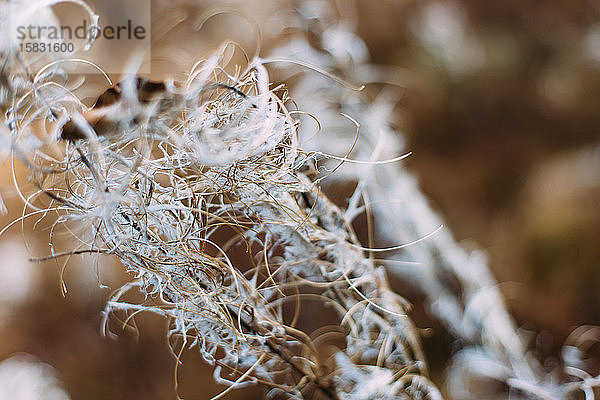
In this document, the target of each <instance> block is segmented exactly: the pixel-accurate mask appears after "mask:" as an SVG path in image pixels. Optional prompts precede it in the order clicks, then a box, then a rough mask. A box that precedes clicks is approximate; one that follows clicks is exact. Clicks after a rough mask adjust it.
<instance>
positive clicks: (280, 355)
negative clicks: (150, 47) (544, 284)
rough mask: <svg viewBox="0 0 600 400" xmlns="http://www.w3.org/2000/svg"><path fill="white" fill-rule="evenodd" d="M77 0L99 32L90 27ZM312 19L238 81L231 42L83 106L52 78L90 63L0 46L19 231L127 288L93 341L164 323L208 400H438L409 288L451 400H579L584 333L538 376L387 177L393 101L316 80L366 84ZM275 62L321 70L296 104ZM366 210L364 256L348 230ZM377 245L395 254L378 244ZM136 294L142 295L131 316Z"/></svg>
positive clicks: (3, 136)
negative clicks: (194, 364)
mask: <svg viewBox="0 0 600 400" xmlns="http://www.w3.org/2000/svg"><path fill="white" fill-rule="evenodd" d="M54 3H56V1H42V2H38V3H35V6H37V8H36V7H35V6H31V7H33V8H32V9H36V10H37V9H45V7H46V6H47V5H51V4H54ZM75 3H76V4H79V5H81V6H83V7H84V8H85V9H86V11H87V12H88V13H89V16H90V24H89V25H90V26H91V27H92V29H91V31H90V32H92V33H93V32H97V31H98V29H99V26H98V24H97V22H98V16H97V15H95V14H94V13H93V11H92V10H91V9H89V7H87V6H86V5H85V4H84V3H82V2H79V1H75ZM5 4H6V3H0V6H4V5H5ZM307 4H308V3H307ZM311 4H312V5H313V6H314V9H309V7H299V9H298V10H294V13H290V14H289V15H288V16H286V17H285V18H283V19H282V21H284V22H283V27H287V26H297V27H305V28H302V29H306V32H305V31H303V30H302V29H300V28H299V34H297V35H295V36H294V35H290V37H289V39H288V40H287V41H285V40H282V41H281V42H280V43H279V45H280V46H279V47H278V48H276V49H274V50H273V51H272V52H273V53H274V54H273V57H272V58H260V57H259V55H258V54H257V55H256V56H255V57H246V59H247V60H248V61H247V62H245V63H243V64H242V65H233V63H232V62H231V60H233V59H236V58H235V57H233V56H232V52H235V51H236V50H235V49H237V48H238V47H237V45H236V44H233V43H230V42H226V43H225V44H224V45H222V46H221V47H220V48H219V49H217V50H216V51H214V52H211V53H210V54H209V55H207V56H206V57H205V58H203V59H202V60H200V61H198V62H197V63H195V64H194V65H193V67H192V68H191V70H189V71H188V72H187V73H186V74H185V78H183V79H177V80H175V79H167V80H165V81H164V82H154V81H151V80H148V79H145V78H139V77H137V76H135V75H133V74H125V75H124V76H123V77H122V78H121V80H120V82H119V83H117V84H114V83H113V82H112V81H110V79H109V78H108V75H106V74H104V76H105V77H106V80H107V81H106V86H107V87H108V89H106V90H105V91H104V93H103V94H101V95H100V97H99V98H98V100H97V101H96V103H95V105H94V106H93V107H91V108H88V107H86V106H84V105H83V103H82V101H81V99H80V98H79V97H78V96H77V94H76V93H77V91H76V90H75V88H74V87H72V86H71V85H72V84H71V83H69V80H68V79H65V76H66V75H67V74H66V71H64V70H63V69H62V68H63V67H64V66H65V65H67V64H69V63H85V64H86V65H88V66H90V67H93V68H97V69H98V70H99V71H102V68H101V66H98V65H96V64H94V63H92V62H90V61H89V60H84V59H76V60H73V59H71V60H57V61H54V62H49V63H47V64H46V65H45V66H40V67H38V69H36V70H33V67H32V64H30V63H28V61H27V59H26V58H24V57H23V55H22V54H21V53H19V51H18V45H17V44H15V43H12V42H8V43H5V42H4V41H2V40H4V38H2V39H1V40H0V55H1V61H0V109H1V110H2V111H3V116H2V124H1V125H0V153H2V154H3V155H5V154H8V153H9V152H12V156H13V157H14V158H16V159H19V160H20V161H21V162H22V163H24V164H25V166H26V167H27V168H28V170H29V172H30V177H29V178H30V179H29V180H30V181H31V183H33V185H34V186H35V188H36V189H35V190H34V191H33V192H32V193H23V191H21V189H20V188H19V186H18V185H16V190H17V193H18V194H19V195H20V196H21V198H22V199H23V201H24V203H25V204H26V206H25V207H26V208H25V211H24V216H23V218H28V217H35V218H42V219H43V218H46V219H48V220H50V221H52V223H53V225H52V229H51V230H50V239H51V240H53V239H54V238H55V237H56V236H57V235H58V234H59V233H61V234H63V233H68V234H70V235H72V237H73V240H71V242H70V243H73V244H74V246H73V247H72V248H70V249H67V250H66V251H57V250H55V248H54V245H51V247H50V254H49V255H48V256H45V257H42V258H38V261H45V260H49V259H54V260H59V259H60V260H63V259H68V258H70V257H71V256H73V255H76V254H83V253H94V254H98V257H101V256H111V257H116V258H117V259H118V260H119V261H120V263H121V264H122V265H123V266H124V267H125V268H126V269H127V271H128V272H129V274H130V276H131V281H130V282H129V283H127V284H126V285H124V286H123V287H121V288H117V289H116V290H115V291H114V293H113V295H112V297H111V298H110V299H109V301H108V302H107V304H106V309H105V312H104V328H105V329H104V332H105V333H107V334H112V333H115V332H118V331H119V328H120V327H121V326H126V325H127V324H130V323H131V321H132V319H133V318H135V316H136V315H137V314H139V313H140V312H150V313H155V314H159V315H161V316H163V317H164V318H166V319H167V320H168V321H169V333H168V334H169V337H170V339H171V341H170V343H171V344H172V346H173V349H174V353H175V354H176V355H177V357H178V358H179V357H180V355H181V352H182V351H183V350H185V349H195V350H196V351H199V352H200V354H201V355H202V357H203V359H204V360H205V361H206V362H207V363H209V364H210V365H212V366H214V378H215V381H216V382H218V383H220V384H223V385H225V386H227V388H226V389H225V390H223V391H222V392H221V393H220V394H219V395H217V396H215V397H214V398H220V397H226V396H227V394H228V393H229V392H230V391H231V390H232V389H235V388H239V387H243V386H245V385H249V384H260V385H263V386H264V387H265V388H266V390H267V393H268V397H269V398H274V399H275V398H276V399H286V398H293V399H313V398H314V399H349V400H359V399H360V400H363V399H364V400H367V399H375V398H377V399H440V398H441V397H442V396H441V394H440V391H438V389H437V387H436V385H434V384H433V383H432V382H431V381H430V380H429V378H428V369H427V365H426V362H425V357H424V355H423V352H422V350H421V347H420V344H419V335H418V331H417V329H415V327H414V326H413V324H412V322H411V320H410V318H409V317H408V316H407V312H408V311H409V304H408V302H407V301H406V300H405V299H404V298H403V297H401V296H400V295H399V294H397V293H395V292H394V291H392V290H391V289H390V283H389V281H388V275H387V274H388V273H389V272H390V271H391V273H392V274H393V277H394V279H396V280H400V281H403V282H408V283H410V284H411V285H413V287H414V288H415V290H419V291H420V292H421V293H422V294H423V298H424V300H423V301H424V303H425V306H426V307H427V308H428V309H429V310H430V311H431V315H432V318H435V319H437V320H438V321H439V322H441V326H443V329H445V330H446V331H447V333H448V334H449V335H451V336H452V337H453V338H454V339H456V342H455V348H456V352H455V353H453V354H448V360H449V364H448V365H449V366H448V368H447V370H446V371H445V374H446V376H447V378H448V382H449V386H448V388H447V391H446V392H447V394H448V396H449V397H454V398H457V399H458V398H460V399H463V398H471V399H475V398H478V397H477V394H473V393H472V392H471V391H472V390H474V389H478V390H480V392H481V393H484V394H486V395H488V398H497V397H498V387H501V388H502V396H503V398H511V399H513V398H515V399H530V398H535V399H537V398H542V399H550V398H565V399H567V398H573V396H574V395H575V393H583V394H584V395H585V398H586V399H593V398H594V390H597V389H596V388H597V387H598V386H599V382H600V379H599V378H598V377H597V376H594V375H593V374H592V373H588V372H586V362H587V360H586V359H585V352H586V349H587V348H589V346H591V344H590V343H594V340H595V338H596V337H597V336H598V331H597V330H595V329H593V328H586V327H582V328H580V329H578V330H577V331H576V332H574V335H573V337H572V338H569V341H568V343H567V346H566V347H565V351H564V359H563V361H564V370H558V369H557V370H556V371H553V372H554V373H555V375H556V376H559V377H561V379H554V378H551V379H548V378H546V377H545V376H544V372H545V371H544V369H543V368H542V367H541V366H540V365H539V363H537V361H536V360H535V359H534V358H533V357H532V356H531V355H530V354H529V353H528V352H527V350H526V346H525V345H524V342H523V340H522V338H521V336H520V335H519V333H518V332H517V330H516V328H515V326H514V324H513V322H512V320H511V318H510V316H509V315H508V313H507V311H506V309H505V306H504V303H503V300H502V297H501V295H500V292H499V290H498V288H497V286H496V282H495V281H494V279H493V277H492V276H491V274H490V273H489V270H488V269H487V265H486V263H485V260H484V259H483V258H482V257H478V256H477V253H474V254H472V255H468V254H467V253H466V252H464V251H463V250H462V249H460V247H459V246H457V245H456V243H455V242H454V240H453V238H452V237H451V235H450V234H449V233H448V232H447V231H443V232H440V229H439V227H440V225H441V223H440V219H439V218H438V217H437V215H435V213H434V212H433V211H432V210H431V208H430V207H429V205H428V204H427V202H426V200H425V198H424V197H423V195H422V194H421V193H420V192H419V189H418V187H417V185H416V183H415V181H414V178H413V177H412V176H411V175H410V174H409V173H407V172H406V171H405V170H403V169H402V168H401V166H400V165H398V161H399V160H400V159H401V158H402V152H403V146H402V143H401V137H400V135H399V134H398V132H395V131H394V130H393V129H392V128H391V124H390V122H389V121H390V119H391V112H392V109H393V107H394V102H393V96H391V95H390V94H389V93H388V92H386V91H382V92H381V93H380V94H379V95H378V97H377V98H375V99H374V100H372V101H369V102H367V101H365V100H364V98H360V99H359V98H357V96H353V95H352V90H351V88H350V86H351V85H344V84H341V83H343V81H342V80H341V79H338V78H335V79H329V78H331V77H332V76H331V74H328V73H326V72H325V70H328V71H341V72H342V73H343V74H344V75H346V76H352V71H351V70H352V67H354V70H355V71H362V72H363V74H364V75H365V76H366V78H365V79H373V80H376V79H378V77H377V73H376V72H377V69H376V68H373V66H371V65H369V64H368V57H367V53H366V50H365V49H366V47H365V45H364V43H362V41H361V40H360V38H358V37H357V36H356V35H355V34H354V33H353V32H352V29H353V27H354V26H355V25H354V22H355V21H353V20H352V18H351V17H348V15H349V14H347V13H346V12H347V11H348V10H344V12H343V13H339V15H340V17H339V19H337V17H335V16H336V15H338V13H336V12H334V11H333V10H332V9H331V8H332V5H331V3H329V2H325V1H323V2H320V1H315V2H311ZM23 7H25V8H27V7H28V6H23ZM0 11H1V10H0ZM219 12H220V11H219ZM215 13H216V12H215ZM215 13H213V14H215ZM30 14H31V15H38V16H40V15H41V16H43V15H44V14H42V13H37V14H34V13H30ZM209 14H210V15H213V14H211V13H209ZM0 15H1V13H0ZM282 15H283V14H282ZM343 15H345V16H346V17H343ZM286 18H288V19H289V20H286ZM344 18H346V19H344ZM38 19H41V20H39V21H38V20H36V23H37V24H38V25H40V26H41V25H43V24H44V23H45V21H44V20H43V18H41V17H40V18H38ZM280 23H282V22H280ZM167 25H168V24H167ZM283 27H281V28H282V29H283ZM274 31H277V29H274ZM94 37H95V35H91V36H89V39H90V40H89V43H88V46H89V45H91V43H92V42H93V39H94ZM310 37H312V38H316V39H315V40H313V41H310V42H309V39H308V38H310ZM257 53H260V52H258V51H257ZM238 59H244V57H238ZM299 59H301V60H300V61H299ZM294 60H295V61H294ZM306 60H310V61H311V62H312V63H313V64H316V66H313V65H312V64H311V62H308V61H306ZM284 62H285V64H286V65H287V66H288V67H289V66H292V69H294V70H293V72H291V73H290V74H297V72H298V69H300V68H302V69H306V68H311V69H313V70H314V71H313V72H311V73H307V74H304V75H303V76H301V77H299V78H298V79H296V81H297V83H296V84H295V86H294V87H292V88H288V87H286V86H285V85H283V84H282V85H272V84H271V83H270V80H271V78H270V77H269V70H268V69H267V66H269V68H271V66H273V65H277V66H280V64H281V63H284ZM132 63H133V62H132ZM134 69H135V68H134ZM282 69H284V68H282ZM315 71H316V72H315ZM176 72H179V71H176ZM288 72H289V70H288ZM173 76H176V73H175V72H173ZM177 76H180V75H177ZM290 93H291V94H290ZM313 113H314V114H317V113H318V117H319V119H318V123H317V125H319V126H320V127H321V126H324V127H326V128H327V132H326V133H325V132H321V133H319V135H321V136H319V137H318V140H312V139H309V140H305V139H306V137H311V138H312V137H314V131H312V132H310V134H309V135H306V131H307V130H309V131H310V130H314V124H313V125H312V126H311V127H310V128H307V127H306V126H307V124H300V122H299V121H300V120H301V116H305V115H309V116H313ZM315 119H316V117H315ZM340 120H341V121H343V122H342V123H341V122H340ZM303 133H304V135H303ZM359 137H360V138H361V139H362V142H361V145H357V142H358V139H359ZM301 138H302V140H301ZM311 140H312V142H311ZM309 142H311V143H310V144H309ZM315 143H316V144H315ZM309 145H310V146H313V148H310V149H309V147H308V146H309ZM341 148H344V149H345V151H346V154H345V155H339V151H340V149H341ZM334 151H335V152H336V154H338V155H336V156H333V155H330V154H329V153H333V152H334ZM356 159H360V160H362V161H357V160H356ZM349 165H352V166H359V167H361V168H356V169H354V168H351V167H349ZM330 180H337V181H338V182H345V183H348V182H350V183H352V184H353V185H355V190H354V193H353V194H352V196H351V197H350V199H349V200H348V206H347V207H346V208H344V209H342V208H340V207H338V206H336V205H335V204H334V203H333V202H332V201H330V200H329V199H328V198H327V196H325V195H324V193H323V191H322V190H321V189H322V188H323V187H324V186H325V185H327V183H328V181H330ZM17 181H18V179H17V178H16V177H15V182H17ZM322 185H323V186H322ZM0 204H1V203H0ZM375 205H377V206H375ZM363 213H365V214H367V216H368V217H369V218H367V219H368V220H369V226H368V229H367V230H368V231H369V243H368V245H365V244H364V243H361V242H360V241H359V239H358V237H357V235H356V233H355V232H354V230H353V228H352V223H353V221H354V220H355V219H356V218H357V217H358V216H359V215H361V214H363ZM370 217H374V218H373V219H372V220H371V219H370ZM20 220H21V219H18V220H16V221H14V222H13V223H12V224H10V225H8V226H7V227H5V228H4V229H3V230H2V231H1V232H0V236H1V234H2V233H4V232H5V231H6V230H7V229H9V228H10V227H11V226H13V225H15V224H16V223H17V222H19V221H20ZM373 232H377V233H378V235H379V236H380V237H382V238H384V239H386V240H388V241H389V242H391V243H393V244H394V245H392V246H391V247H388V248H381V249H373V248H372V245H371V240H370V239H371V238H372V236H373ZM423 239H426V240H423ZM418 241H421V243H420V244H419V246H414V245H411V244H413V243H415V242H418ZM376 255H380V257H381V258H376ZM413 261H420V265H418V266H415V263H414V262H413ZM382 264H384V265H385V264H391V265H397V266H399V267H398V268H393V269H391V268H390V269H388V270H386V269H385V268H384V267H383V265H382ZM130 294H134V296H130ZM135 294H138V298H139V294H141V295H142V300H141V301H139V302H134V301H132V300H130V299H131V298H136V296H135ZM115 321H120V323H121V325H119V324H116V323H115ZM561 374H562V375H561ZM473 383H474V384H473Z"/></svg>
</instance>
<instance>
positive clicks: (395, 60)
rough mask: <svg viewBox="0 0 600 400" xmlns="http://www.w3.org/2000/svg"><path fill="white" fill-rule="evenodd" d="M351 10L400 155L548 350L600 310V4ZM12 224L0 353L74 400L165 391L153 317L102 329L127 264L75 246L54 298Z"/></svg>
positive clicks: (167, 371)
mask: <svg viewBox="0 0 600 400" xmlns="http://www.w3.org/2000/svg"><path fill="white" fill-rule="evenodd" d="M357 8H358V13H357V15H358V17H359V20H358V33H359V35H360V36H361V37H362V38H363V40H365V42H366V43H367V45H368V47H369V50H370V52H371V56H372V58H373V62H374V63H377V64H388V65H394V66H398V67H401V68H402V69H403V71H404V73H403V76H404V77H405V80H404V81H403V82H401V84H402V85H403V86H404V88H403V89H402V90H403V96H402V99H401V102H400V103H399V104H398V107H397V113H398V121H399V122H398V125H399V126H398V127H399V129H400V130H402V131H403V132H404V133H405V134H406V136H407V141H408V145H407V148H408V150H411V151H413V152H414V155H413V156H412V157H410V159H409V160H408V161H407V165H408V167H409V168H410V169H411V170H412V171H414V172H415V174H416V175H417V176H419V177H420V182H421V185H422V188H423V190H424V192H425V193H427V194H428V195H429V196H430V198H431V199H432V203H433V204H434V205H435V207H436V208H438V210H439V211H440V212H441V214H442V215H443V216H444V217H445V218H446V220H447V222H448V225H449V227H450V228H451V229H452V230H453V231H454V233H455V235H456V237H457V239H459V240H466V241H467V242H465V246H467V247H468V246H471V244H470V243H469V241H472V242H475V243H477V245H478V246H480V247H482V248H483V249H485V250H486V251H487V252H488V254H489V256H490V263H491V267H492V269H493V271H494V273H495V274H496V276H497V278H498V280H499V281H500V282H502V285H501V287H502V289H503V291H504V293H505V295H506V297H507V302H508V305H509V308H510V311H511V312H512V314H513V315H514V316H515V318H516V320H517V322H518V324H519V326H522V327H524V328H525V329H528V330H531V331H532V332H534V333H535V334H534V335H533V336H532V346H536V347H537V351H538V352H539V353H540V354H541V356H542V357H545V356H548V355H551V354H556V353H557V349H558V348H559V347H560V345H561V343H562V341H563V340H564V338H565V337H566V335H567V334H568V333H569V332H570V331H571V330H572V329H573V328H574V327H575V326H577V325H581V324H600V290H598V288H599V287H600V273H599V272H598V260H599V258H600V257H599V256H600V246H599V244H600V243H599V238H600V207H599V206H600V147H599V145H600V142H599V139H600V132H599V130H600V113H599V112H598V109H599V107H600V6H599V5H598V4H597V3H595V2H591V1H589V2H585V1H579V2H571V1H565V0H557V1H553V2H539V1H532V0H526V1H523V0H507V1H497V2H491V1H476V0H462V1H440V2H432V1H418V2H411V1H396V0H379V1H376V2H367V1H357ZM153 18H154V16H153ZM185 45H186V46H189V45H190V44H189V43H186V44H185ZM9 168H10V165H8V164H7V165H5V168H3V171H7V170H9ZM17 175H19V174H18V173H17ZM20 176H21V177H22V178H21V179H22V180H25V176H26V174H25V173H23V174H21V175H20ZM0 183H1V184H2V193H3V194H4V197H5V198H6V200H7V205H8V206H9V211H10V212H9V214H8V215H6V216H4V217H2V223H1V225H2V226H4V225H5V224H7V223H8V222H9V221H12V220H13V219H15V218H17V217H18V216H20V213H21V206H20V204H21V202H20V200H19V199H18V198H17V196H16V195H14V194H12V195H11V194H9V193H10V192H11V190H10V187H11V185H12V183H11V179H10V177H9V176H7V175H5V176H3V177H2V179H1V180H0ZM34 222H35V218H34V219H33V220H29V221H28V222H26V224H25V229H24V232H25V235H26V238H27V242H28V243H30V244H31V246H32V247H31V250H30V252H31V254H33V255H43V254H47V253H48V246H47V244H46V243H47V235H48V231H47V228H48V226H49V225H48V223H47V222H43V223H41V224H40V225H38V226H37V227H36V229H35V232H38V234H36V235H32V233H31V232H32V230H33V223H34ZM19 231H20V228H19V227H18V226H17V227H15V228H13V229H12V230H11V231H9V233H8V234H6V236H4V237H3V238H2V241H1V242H0V243H5V242H10V243H9V245H6V246H5V247H2V249H0V251H1V252H2V253H1V254H2V260H1V261H0V268H2V271H9V272H2V277H3V280H4V281H5V282H12V281H10V279H17V281H15V282H21V283H23V282H26V283H23V285H25V286H26V287H29V288H30V289H29V291H28V292H27V293H26V294H18V293H17V294H16V295H15V296H16V298H17V300H14V298H15V297H14V296H13V297H11V298H9V299H8V300H6V301H4V300H2V299H1V298H0V301H1V302H2V304H3V309H5V310H7V311H6V312H3V313H1V315H0V317H1V318H0V322H1V324H0V358H4V357H7V356H9V355H10V354H12V353H14V352H28V353H31V354H34V355H36V356H37V357H39V358H40V359H41V360H42V361H45V362H47V363H49V364H50V365H52V366H53V367H54V368H56V371H57V373H58V376H59V379H61V380H62V381H63V382H64V386H65V388H66V390H67V391H68V392H69V394H70V395H71V397H72V399H73V400H80V399H81V400H83V399H86V400H88V399H89V400H93V399H111V400H113V399H172V398H174V397H175V396H174V394H173V393H174V367H175V360H174V357H173V356H172V355H171V354H170V353H169V351H168V347H167V343H166V339H164V337H165V332H166V326H165V324H164V322H163V321H162V320H161V319H160V318H154V317H141V318H140V319H138V323H139V325H140V326H141V328H140V329H139V331H138V332H134V331H126V332H121V331H119V332H117V333H119V336H118V338H117V339H108V338H103V337H102V336H101V335H100V327H101V314H100V313H101V310H102V309H103V308H104V304H105V302H106V299H107V298H108V295H109V293H110V291H109V290H108V289H100V288H98V280H100V281H101V282H103V283H105V284H107V285H116V284H118V283H119V282H124V281H125V280H126V279H127V277H126V275H125V274H124V273H123V272H122V271H121V269H120V268H119V267H118V266H116V265H111V264H110V263H108V264H109V265H101V264H100V263H99V262H98V261H97V260H96V259H95V258H93V257H79V258H77V259H75V258H74V259H73V260H71V262H70V263H69V264H68V266H67V268H66V270H65V274H64V277H63V280H64V282H65V284H66V285H67V287H68V289H69V291H68V293H67V294H66V296H64V297H63V296H62V295H61V279H60V274H59V272H60V270H61V268H62V261H61V262H58V263H55V262H46V263H43V264H40V265H38V264H33V265H29V266H23V267H22V268H20V269H19V271H20V272H19V273H18V274H17V275H15V273H14V271H13V270H14V269H15V268H14V267H15V266H16V265H17V266H18V265H21V264H23V261H22V260H23V257H24V254H27V252H26V251H27V250H25V249H24V248H23V246H22V245H21V243H22V242H23V240H22V237H21V236H20V234H19ZM3 246H4V245H3ZM19 263H21V264H19ZM10 271H13V272H10ZM22 271H26V272H25V273H23V272H22ZM7 274H8V275H7ZM11 274H12V275H11ZM19 274H21V275H19ZM23 274H24V275H23ZM14 276H17V278H14ZM19 279H20V280H19ZM9 287H10V285H9ZM6 290H8V289H5V290H4V291H6ZM19 296H20V297H19ZM11 299H12V300H11ZM111 326H112V327H113V328H114V329H113V330H114V331H116V330H117V329H116V328H118V323H114V324H112V325H111ZM434 347H435V346H434ZM432 357H433V359H438V358H440V355H435V354H434V355H433V356H432ZM183 359H184V364H183V366H182V367H181V369H180V370H179V382H180V388H179V392H180V394H181V395H182V396H183V397H184V398H186V399H188V400H194V399H205V398H209V397H210V394H213V393H217V391H218V388H216V387H215V385H214V384H213V383H212V377H211V374H210V371H209V370H208V369H207V368H205V367H203V366H202V362H201V360H200V357H199V356H198V355H197V354H196V352H195V351H188V352H186V353H185V354H184V358H183ZM260 393H261V392H260V390H256V389H248V390H243V391H237V392H234V393H233V394H232V396H231V398H249V397H251V396H254V397H256V398H260V397H261V394H260Z"/></svg>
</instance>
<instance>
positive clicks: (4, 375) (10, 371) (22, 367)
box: [0, 354, 71, 400]
mask: <svg viewBox="0 0 600 400" xmlns="http://www.w3.org/2000/svg"><path fill="white" fill-rule="evenodd" d="M0 397H2V398H3V399H14V400H30V399H48V400H69V399H70V398H71V397H70V396H69V395H68V394H67V393H66V392H65V391H64V389H62V388H61V386H60V382H59V381H58V379H57V378H56V376H55V371H54V369H53V368H52V367H51V366H50V365H48V364H45V363H43V362H40V361H39V360H37V359H36V358H35V357H33V356H31V355H29V354H15V355H12V356H11V357H8V358H7V359H5V360H4V361H2V362H0Z"/></svg>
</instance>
